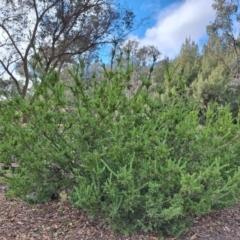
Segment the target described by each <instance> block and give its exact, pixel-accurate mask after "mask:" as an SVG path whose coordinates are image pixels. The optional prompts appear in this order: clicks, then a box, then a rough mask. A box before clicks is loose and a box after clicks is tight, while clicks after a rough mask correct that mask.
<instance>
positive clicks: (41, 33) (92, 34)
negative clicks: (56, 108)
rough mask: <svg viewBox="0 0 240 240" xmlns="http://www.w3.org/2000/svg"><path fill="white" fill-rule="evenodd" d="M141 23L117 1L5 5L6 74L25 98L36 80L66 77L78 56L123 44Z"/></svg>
mask: <svg viewBox="0 0 240 240" xmlns="http://www.w3.org/2000/svg"><path fill="white" fill-rule="evenodd" d="M140 24H142V20H140V21H138V22H136V21H135V15H134V13H133V12H132V11H131V10H129V9H128V8H127V7H125V6H123V5H120V4H119V3H115V2H114V1H112V0H83V1H78V0H6V1H1V3H0V36H1V37H0V51H1V56H0V70H1V74H7V75H8V76H9V77H10V79H11V80H12V81H13V82H14V84H15V86H16V89H17V91H18V93H19V94H20V95H21V96H22V97H23V98H25V96H26V94H27V91H28V88H29V86H30V85H31V79H32V78H33V77H35V78H38V79H41V77H42V76H43V75H45V74H46V73H49V72H50V71H51V70H52V69H54V70H56V71H57V72H61V69H62V68H63V67H64V65H65V64H67V63H70V62H71V61H73V59H75V58H76V57H77V56H79V55H82V54H83V53H86V52H92V51H95V50H96V49H97V48H98V47H100V46H101V45H103V44H106V43H110V42H112V41H113V39H114V41H122V40H124V39H125V38H126V36H127V34H128V33H129V32H130V31H132V30H133V29H134V28H135V27H138V26H139V25H140ZM19 69H21V71H22V74H21V75H22V76H19V74H18V71H19ZM36 69H37V70H36ZM39 69H41V71H40V70H39ZM20 82H23V85H22V86H21V84H20Z"/></svg>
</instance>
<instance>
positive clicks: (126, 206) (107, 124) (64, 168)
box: [0, 62, 240, 235]
mask: <svg viewBox="0 0 240 240" xmlns="http://www.w3.org/2000/svg"><path fill="white" fill-rule="evenodd" d="M82 70H83V64H82V63H81V62H80V63H79V65H77V66H76V67H75V68H74V69H72V71H71V76H72V78H73V80H74V84H72V85H71V86H70V87H69V88H70V89H68V91H71V93H72V95H73V96H74V97H72V98H67V97H66V96H67V94H66V92H67V91H66V87H67V86H65V85H64V84H63V83H62V82H61V81H59V77H58V74H57V73H56V72H55V71H52V72H51V74H49V75H47V76H45V78H44V81H45V82H44V84H41V86H40V87H39V88H36V92H35V95H34V101H31V102H30V103H29V100H28V99H22V98H16V99H13V100H12V101H6V102H5V101H2V102H1V108H0V111H1V112H0V116H1V117H0V118H1V148H0V151H1V154H0V158H1V159H0V161H1V162H5V163H6V164H9V163H10V162H11V161H12V159H15V160H16V161H17V162H18V163H19V164H20V168H19V169H18V171H17V173H16V174H14V175H13V176H12V177H11V178H9V179H8V180H7V181H8V195H14V196H19V197H22V198H23V199H25V200H26V201H33V202H45V201H49V200H52V199H55V198H57V197H58V196H59V194H60V193H61V192H62V191H64V190H65V191H67V193H68V194H69V197H70V200H71V202H72V204H73V205H74V206H76V207H78V208H80V209H83V210H85V211H86V212H87V213H88V214H89V216H92V217H96V218H99V219H102V220H103V221H108V222H109V223H110V225H111V226H112V227H113V228H114V229H115V230H116V231H119V232H125V233H132V232H134V231H137V230H143V231H145V232H148V231H157V232H158V233H159V235H162V234H170V235H179V234H180V233H181V232H182V231H183V230H184V229H185V228H186V227H188V226H189V224H190V222H191V219H192V217H193V216H196V215H202V214H205V213H207V212H209V211H211V210H212V209H219V208H223V207H226V206H229V205H231V204H233V203H235V202H236V201H237V199H238V197H239V194H240V191H239V189H240V188H239V185H240V171H239V168H238V155H239V149H240V148H239V144H240V141H239V130H238V129H239V126H238V121H237V124H233V123H232V121H233V119H232V115H231V113H230V111H229V108H228V107H219V106H218V105H216V104H212V105H209V106H208V108H207V111H206V115H205V121H204V125H200V124H199V116H198V113H199V110H198V105H197V104H196V103H195V102H194V101H193V100H192V101H189V100H187V99H186V94H187V93H185V91H184V89H182V87H181V85H179V87H178V88H177V90H176V91H175V94H170V95H169V97H168V99H167V100H165V101H162V100H161V97H160V95H158V97H157V94H155V95H154V97H152V94H149V88H150V85H149V79H145V80H143V81H142V84H141V86H140V87H139V88H138V90H137V91H136V92H134V93H132V94H131V96H128V94H126V92H127V89H128V88H129V87H131V86H129V82H130V80H131V74H132V67H131V66H130V65H128V66H127V67H126V70H124V69H122V68H121V65H119V68H118V67H116V69H115V70H113V69H112V70H107V69H106V68H104V70H103V75H104V78H103V79H102V80H101V81H96V79H94V77H93V78H92V79H91V81H88V82H86V81H85V80H84V79H83V78H82V76H83V75H82ZM183 87H184V86H183ZM23 117H24V118H27V119H28V121H27V123H25V124H22V119H23Z"/></svg>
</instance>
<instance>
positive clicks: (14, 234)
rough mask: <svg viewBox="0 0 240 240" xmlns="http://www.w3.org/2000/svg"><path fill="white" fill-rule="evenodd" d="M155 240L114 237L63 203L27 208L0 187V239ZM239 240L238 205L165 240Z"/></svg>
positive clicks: (152, 237) (140, 236) (151, 239)
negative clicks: (5, 194) (9, 196)
mask: <svg viewBox="0 0 240 240" xmlns="http://www.w3.org/2000/svg"><path fill="white" fill-rule="evenodd" d="M12 239H16V240H38V239H39V240H48V239H49V240H53V239H56V240H64V239H71V240H157V239H158V238H157V237H156V235H154V234H152V235H143V234H136V235H133V236H131V237H126V236H123V235H116V234H114V233H113V232H112V231H111V229H110V228H109V226H107V225H103V226H99V225H98V224H97V223H96V222H91V221H89V219H88V217H87V216H86V215H85V214H84V213H83V212H79V211H78V210H77V209H75V208H73V207H72V206H71V205H70V204H69V203H68V202H67V201H61V202H52V203H49V204H36V205H30V204H27V203H24V202H21V201H17V200H10V199H7V198H6V197H5V196H4V185H0V240H12ZM187 239H188V240H204V239H206V240H211V239H212V240H230V239H231V240H239V239H240V204H237V205H236V206H235V207H234V208H232V209H227V210H221V211H215V212H211V213H210V214H208V215H206V216H204V217H202V218H196V219H195V220H194V225H193V226H192V227H191V228H190V229H189V230H188V231H187V232H186V233H184V234H183V235H182V236H181V237H179V238H165V240H187Z"/></svg>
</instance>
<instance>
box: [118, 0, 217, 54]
mask: <svg viewBox="0 0 240 240" xmlns="http://www.w3.org/2000/svg"><path fill="white" fill-rule="evenodd" d="M120 2H122V3H125V4H126V5H127V6H128V7H130V9H132V10H133V11H134V12H135V14H136V17H137V18H143V17H150V19H149V24H148V25H147V26H142V27H140V29H138V30H136V31H134V32H133V33H132V34H131V36H130V38H136V39H137V40H138V41H139V42H140V43H141V44H142V45H154V46H156V47H158V49H159V50H160V52H161V53H162V54H163V55H166V56H169V57H171V58H172V57H174V56H176V55H177V54H178V53H179V50H180V48H181V45H182V43H183V42H184V41H185V39H186V38H187V37H191V39H192V40H194V41H195V42H196V43H198V44H199V45H200V46H201V45H202V44H203V43H204V41H205V40H206V26H207V25H208V24H209V23H210V22H211V21H213V20H214V17H215V12H214V10H213V9H212V4H213V2H214V0H128V1H126V0H120Z"/></svg>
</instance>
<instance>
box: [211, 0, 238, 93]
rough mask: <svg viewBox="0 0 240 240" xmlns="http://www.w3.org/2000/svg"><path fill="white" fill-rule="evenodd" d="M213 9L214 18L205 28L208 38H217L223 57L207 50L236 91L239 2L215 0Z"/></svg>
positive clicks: (234, 0) (235, 0)
mask: <svg viewBox="0 0 240 240" xmlns="http://www.w3.org/2000/svg"><path fill="white" fill-rule="evenodd" d="M213 9H214V10H215V11H216V17H215V20H214V21H213V22H212V23H211V24H209V25H208V26H207V32H208V35H209V36H210V38H218V40H219V41H220V42H221V45H222V48H224V49H225V55H220V54H217V53H216V52H215V51H214V49H208V50H209V52H210V53H211V54H212V56H214V57H215V58H216V59H217V60H218V62H221V63H222V64H223V65H224V67H225V68H226V70H227V71H228V72H229V73H230V79H229V80H230V85H232V86H233V89H234V88H235V90H236V88H239V86H240V34H239V26H240V1H239V0H215V1H214V4H213Z"/></svg>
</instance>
